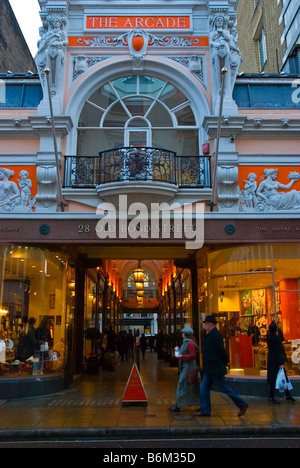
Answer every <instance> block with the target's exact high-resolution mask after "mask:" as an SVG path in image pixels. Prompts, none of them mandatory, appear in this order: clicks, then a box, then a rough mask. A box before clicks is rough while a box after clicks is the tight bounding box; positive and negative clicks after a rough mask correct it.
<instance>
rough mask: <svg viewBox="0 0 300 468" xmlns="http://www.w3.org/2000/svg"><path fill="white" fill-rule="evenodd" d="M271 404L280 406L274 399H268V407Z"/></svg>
mask: <svg viewBox="0 0 300 468" xmlns="http://www.w3.org/2000/svg"><path fill="white" fill-rule="evenodd" d="M271 403H272V404H273V405H280V403H279V401H276V400H275V398H269V405H270V404H271Z"/></svg>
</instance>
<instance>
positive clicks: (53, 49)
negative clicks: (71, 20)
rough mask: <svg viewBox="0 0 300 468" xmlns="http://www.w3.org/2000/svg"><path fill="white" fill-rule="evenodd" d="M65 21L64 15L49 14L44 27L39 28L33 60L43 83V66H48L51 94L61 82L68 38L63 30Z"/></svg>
mask: <svg viewBox="0 0 300 468" xmlns="http://www.w3.org/2000/svg"><path fill="white" fill-rule="evenodd" d="M66 22H67V19H66V17H65V16H59V15H49V16H47V20H44V27H43V28H40V36H41V39H40V40H39V42H38V53H37V55H36V58H35V60H36V64H37V67H38V70H39V72H40V75H41V78H42V83H43V84H45V74H44V68H45V67H48V68H49V70H50V88H51V94H52V95H55V94H56V93H57V91H58V87H59V84H60V82H61V79H60V78H61V73H62V66H63V63H64V60H65V52H66V47H67V45H68V38H67V35H66V33H65V31H64V26H65V24H66Z"/></svg>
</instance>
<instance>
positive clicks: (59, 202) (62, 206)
mask: <svg viewBox="0 0 300 468" xmlns="http://www.w3.org/2000/svg"><path fill="white" fill-rule="evenodd" d="M44 72H45V75H46V81H47V88H48V97H49V107H50V117H51V127H52V137H53V143H54V153H55V166H56V184H57V194H58V199H57V205H58V206H60V209H61V211H65V206H66V203H65V202H64V200H63V196H62V191H61V178H60V162H59V157H58V150H57V141H56V132H55V121H54V115H53V106H52V98H51V90H50V83H49V75H50V69H49V68H47V67H46V68H44Z"/></svg>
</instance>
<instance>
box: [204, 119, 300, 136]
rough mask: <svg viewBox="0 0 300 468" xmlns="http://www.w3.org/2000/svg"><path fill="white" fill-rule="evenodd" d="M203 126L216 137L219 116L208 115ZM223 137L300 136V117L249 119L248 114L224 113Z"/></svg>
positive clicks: (209, 133)
mask: <svg viewBox="0 0 300 468" xmlns="http://www.w3.org/2000/svg"><path fill="white" fill-rule="evenodd" d="M203 128H204V129H205V131H206V132H207V134H208V135H210V136H212V137H214V138H215V137H216V135H217V128H218V117H216V116H207V117H205V118H204V120H203ZM221 136H222V137H227V136H228V137H230V136H234V137H238V138H270V136H271V137H272V138H300V119H293V118H292V119H289V118H280V119H263V118H260V117H257V118H251V119H248V118H247V117H246V116H240V117H238V116H226V115H223V119H222V126H221Z"/></svg>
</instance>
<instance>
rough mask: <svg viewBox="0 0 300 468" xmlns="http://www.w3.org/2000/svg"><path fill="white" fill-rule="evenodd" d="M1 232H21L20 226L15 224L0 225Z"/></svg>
mask: <svg viewBox="0 0 300 468" xmlns="http://www.w3.org/2000/svg"><path fill="white" fill-rule="evenodd" d="M0 232H19V228H18V227H14V226H0Z"/></svg>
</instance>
